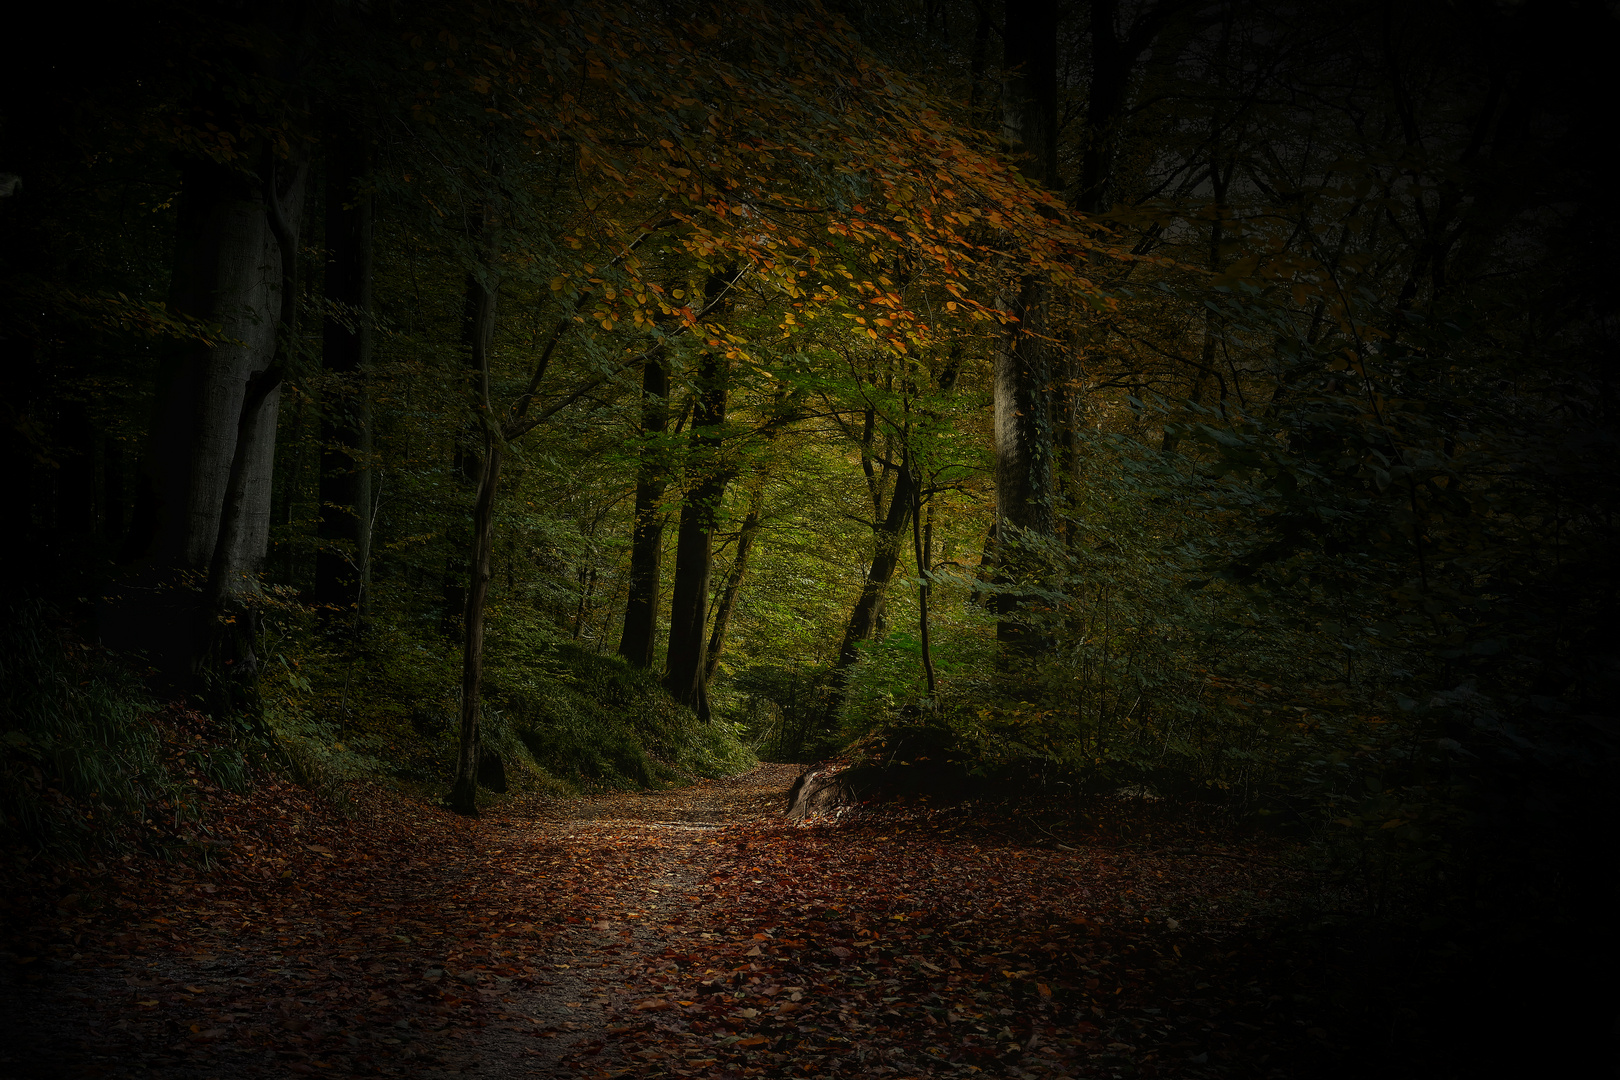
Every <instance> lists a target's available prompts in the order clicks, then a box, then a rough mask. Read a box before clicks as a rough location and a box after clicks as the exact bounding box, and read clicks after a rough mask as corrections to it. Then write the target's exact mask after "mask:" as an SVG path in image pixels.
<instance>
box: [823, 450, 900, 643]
mask: <svg viewBox="0 0 1620 1080" xmlns="http://www.w3.org/2000/svg"><path fill="white" fill-rule="evenodd" d="M916 488H917V480H916V477H915V476H913V475H912V469H911V462H910V460H909V457H908V458H907V460H904V461H902V462H901V465H900V469H899V470H898V475H897V476H896V477H895V482H894V492H893V493H892V494H891V495H890V496H889V508H888V512H887V513H886V514H884V516H883V520H882V521H881V522H879V523H878V526H877V528H876V529H874V530H873V550H872V564H871V566H870V567H869V568H868V569H867V571H866V580H865V581H864V582H862V584H861V595H860V598H859V599H857V600H856V601H855V609H854V610H853V611H851V612H850V614H849V622H848V623H847V624H845V626H844V639H843V642H842V643H841V644H840V645H839V646H838V660H837V662H836V663H835V664H834V665H833V668H834V670H835V671H842V670H844V669H845V668H848V667H849V666H850V665H852V664H854V663H855V660H856V658H857V657H858V656H859V655H860V653H859V651H858V649H857V646H859V644H860V643H861V642H863V641H866V640H868V639H870V638H871V637H872V636H873V635H874V633H876V631H877V628H878V623H879V621H880V619H881V618H882V613H883V600H884V597H885V596H886V595H887V594H888V589H889V582H890V581H892V580H893V579H894V572H895V569H896V568H897V567H898V566H899V565H900V549H901V543H902V538H903V537H904V535H905V529H906V524H907V522H909V521H910V520H911V508H912V504H913V502H914V501H915V500H916Z"/></svg>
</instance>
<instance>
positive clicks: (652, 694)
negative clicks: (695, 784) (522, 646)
mask: <svg viewBox="0 0 1620 1080" xmlns="http://www.w3.org/2000/svg"><path fill="white" fill-rule="evenodd" d="M489 693H490V696H491V700H496V701H500V702H501V716H502V718H503V721H504V724H505V725H506V727H507V729H508V730H510V731H511V732H512V733H513V734H514V735H515V736H516V737H517V738H518V739H520V740H521V741H522V743H523V744H524V746H526V747H527V748H528V750H529V752H530V753H531V754H533V756H534V759H535V761H537V762H539V763H540V765H541V766H542V767H543V768H545V769H546V770H547V772H549V773H550V774H551V775H553V776H558V777H562V778H565V779H567V780H570V781H573V782H576V783H580V784H584V785H587V786H598V785H600V786H608V787H625V786H640V787H653V786H662V785H664V784H669V783H673V782H678V781H680V782H690V781H692V780H694V779H696V778H697V777H701V776H724V775H728V774H730V773H734V772H740V771H742V770H744V769H746V768H748V767H749V766H751V765H752V764H753V763H754V760H755V759H754V756H753V755H752V754H751V753H750V752H749V751H748V749H747V748H746V747H745V746H744V745H743V744H742V742H741V741H740V740H739V737H738V732H737V730H736V729H735V728H734V727H733V726H732V725H731V724H730V723H728V722H727V721H726V720H724V719H721V718H719V717H717V718H716V719H715V720H714V721H713V722H711V723H708V724H704V723H699V722H698V720H697V718H696V717H695V716H693V715H692V713H691V711H690V710H688V709H683V708H681V707H680V706H678V705H676V704H675V703H674V702H672V701H671V700H670V699H669V697H668V695H667V694H665V693H664V691H663V688H662V687H661V686H660V685H659V684H658V681H657V679H656V678H655V677H653V676H652V675H651V674H649V673H647V672H644V671H638V670H637V669H635V668H633V667H631V666H630V665H628V664H626V663H625V662H624V661H623V660H621V659H619V658H618V657H616V656H601V655H598V654H596V653H594V652H591V651H590V650H588V649H584V648H581V647H580V646H579V645H577V644H575V643H573V642H558V643H556V644H555V645H554V646H552V647H551V648H550V649H548V650H547V651H546V653H545V654H543V655H542V657H541V658H539V662H538V663H534V664H530V665H525V666H523V667H521V668H518V667H516V666H515V665H510V664H508V665H507V666H506V667H505V670H504V671H503V672H492V673H491V678H490V684H489Z"/></svg>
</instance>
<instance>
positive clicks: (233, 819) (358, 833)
mask: <svg viewBox="0 0 1620 1080" xmlns="http://www.w3.org/2000/svg"><path fill="white" fill-rule="evenodd" d="M797 774H798V769H797V768H796V767H795V766H791V765H766V766H761V767H760V768H757V769H755V770H754V771H752V772H750V773H747V774H745V775H742V776H738V777H733V778H730V779H727V780H720V781H704V782H702V783H699V784H696V785H693V786H690V787H687V788H683V789H678V790H675V791H668V792H638V793H625V794H616V795H609V796H605V797H602V798H597V799H591V800H575V801H569V802H560V803H559V802H546V801H528V802H525V801H521V800H520V801H518V802H515V803H508V804H504V805H502V806H499V807H497V808H496V809H495V810H493V811H492V812H490V813H488V814H486V815H485V816H484V817H483V818H480V819H478V820H475V821H467V820H464V819H458V818H456V817H454V816H453V815H450V814H448V813H446V812H444V811H443V810H441V809H438V808H435V807H431V806H427V805H425V804H421V803H416V802H411V801H409V800H405V799H401V798H400V797H399V796H397V795H393V794H391V793H388V792H382V791H372V792H369V793H367V794H366V796H365V797H364V798H362V799H361V800H360V805H359V806H358V807H357V808H356V809H357V811H358V813H357V814H355V816H353V817H352V818H351V817H346V816H344V815H341V814H338V813H336V812H335V811H334V809H333V808H332V807H331V806H330V805H329V804H326V803H324V802H322V801H321V800H319V799H316V798H314V797H312V796H310V795H309V794H308V793H307V792H303V791H301V790H299V789H296V788H292V787H290V786H288V785H284V784H276V783H274V782H266V783H265V784H263V785H262V786H261V787H260V788H258V789H256V790H255V792H253V793H250V795H248V796H246V797H242V798H232V797H227V796H221V799H220V801H219V802H218V804H217V805H216V806H215V808H214V813H213V817H214V830H213V831H214V833H215V835H216V837H221V836H231V837H233V839H232V840H231V841H226V840H216V841H215V843H216V844H217V845H218V855H217V856H216V859H217V862H216V863H215V865H214V866H213V867H212V868H211V869H210V870H208V871H206V872H200V873H199V872H197V871H196V870H194V869H190V868H188V867H187V866H186V865H184V864H176V863H173V862H165V861H162V860H153V859H135V860H133V861H132V860H127V859H126V860H124V863H125V865H124V866H122V867H120V866H119V864H118V863H116V862H114V863H113V867H112V869H111V870H110V871H109V870H106V868H105V867H103V868H102V869H103V872H102V873H101V874H98V875H94V876H92V877H90V878H88V879H85V880H71V879H66V878H65V876H55V875H52V874H51V872H50V871H46V872H45V875H46V876H35V877H33V878H32V879H31V880H30V879H26V878H25V879H22V880H23V882H24V884H22V885H19V886H17V887H15V888H5V889H0V915H3V916H6V919H5V922H4V923H3V924H0V931H3V932H0V1077H4V1078H6V1080H11V1078H24V1077H28V1078H32V1077H40V1078H46V1077H48V1078H51V1080H56V1078H58V1077H69V1076H73V1077H76V1076H86V1077H164V1078H169V1077H174V1078H190V1077H215V1076H221V1075H225V1074H227V1073H229V1074H233V1075H234V1074H241V1075H245V1076H285V1075H328V1076H330V1075H377V1074H383V1075H404V1076H412V1077H415V1076H463V1075H475V1076H491V1077H503V1076H525V1077H535V1076H549V1075H558V1076H572V1075H577V1072H578V1069H577V1064H578V1062H577V1058H578V1056H579V1055H580V1053H581V1052H582V1051H594V1053H593V1054H592V1055H591V1056H592V1060H593V1063H596V1064H595V1067H596V1068H597V1069H600V1068H601V1067H602V1065H601V1063H603V1062H609V1061H614V1060H616V1059H617V1055H616V1054H615V1053H614V1052H613V1050H612V1047H611V1046H610V1045H609V1044H610V1043H611V1042H612V1040H613V1036H612V1035H611V1034H610V1033H609V1031H608V1029H609V1028H610V1027H612V1026H613V1025H612V1023H611V1022H610V1021H611V1017H612V1010H613V1009H615V1008H617V1007H618V1006H619V1005H621V1004H622V999H623V998H624V996H625V989H624V987H625V984H626V981H627V978H628V973H629V972H630V971H631V969H632V968H633V967H634V966H635V965H637V964H640V963H643V962H644V961H645V958H646V957H647V956H648V955H650V954H651V953H652V952H653V951H655V950H658V949H661V948H663V947H664V946H665V945H666V944H667V942H669V941H670V940H673V937H672V935H674V936H679V935H688V934H697V933H702V932H703V928H702V923H703V920H704V917H705V916H704V913H703V912H702V911H701V910H696V909H694V908H692V906H691V901H690V900H689V899H688V895H689V892H690V888H691V887H692V886H693V885H694V884H695V883H696V882H698V881H700V880H701V879H703V878H704V877H706V876H707V875H708V874H709V873H710V872H711V869H712V866H711V864H712V863H713V861H714V852H715V851H716V850H717V849H716V847H715V845H714V843H713V839H714V837H715V835H716V834H717V832H719V831H720V830H721V829H722V827H724V826H726V825H737V824H741V823H745V822H757V821H759V820H761V819H763V818H768V817H771V816H779V815H780V810H781V805H782V798H783V795H784V793H785V791H786V789H787V787H788V786H789V785H790V784H791V783H792V781H793V779H794V778H795V777H796V776H797ZM25 892H31V893H33V894H34V895H31V896H24V895H23V894H24V893H25ZM8 894H9V895H8Z"/></svg>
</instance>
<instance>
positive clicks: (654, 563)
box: [619, 356, 669, 669]
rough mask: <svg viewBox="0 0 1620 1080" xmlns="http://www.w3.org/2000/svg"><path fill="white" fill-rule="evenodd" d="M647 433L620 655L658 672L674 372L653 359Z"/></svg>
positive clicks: (644, 410) (646, 376) (644, 406)
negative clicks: (666, 436) (665, 443)
mask: <svg viewBox="0 0 1620 1080" xmlns="http://www.w3.org/2000/svg"><path fill="white" fill-rule="evenodd" d="M641 393H642V402H641V431H642V435H643V436H644V437H645V438H647V440H648V441H647V445H646V446H644V447H643V448H642V451H641V461H640V464H639V465H638V467H637V474H636V517H635V525H634V526H633V532H632V534H631V539H630V592H629V598H628V600H627V601H626V606H625V612H624V630H623V632H622V633H621V634H620V636H619V655H620V656H622V657H624V658H625V659H626V660H628V661H629V662H630V663H631V664H633V665H635V666H636V667H638V668H642V669H646V668H650V667H652V664H653V649H654V646H655V645H656V644H657V640H658V607H659V604H658V601H659V591H660V587H661V586H662V583H663V582H662V576H663V564H664V509H663V505H662V504H663V499H664V490H665V488H666V487H667V486H668V476H669V465H668V460H667V452H666V448H665V447H664V446H662V445H661V438H660V437H661V436H662V435H663V434H664V432H665V431H667V430H668V429H669V369H668V368H666V367H665V366H664V363H663V361H662V360H661V359H660V358H658V357H656V356H650V357H648V358H647V359H646V360H644V361H643V362H642V368H641Z"/></svg>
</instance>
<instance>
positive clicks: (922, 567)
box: [911, 485, 939, 699]
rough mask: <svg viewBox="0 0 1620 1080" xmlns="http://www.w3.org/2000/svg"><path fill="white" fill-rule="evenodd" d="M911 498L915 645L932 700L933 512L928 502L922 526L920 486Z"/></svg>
mask: <svg viewBox="0 0 1620 1080" xmlns="http://www.w3.org/2000/svg"><path fill="white" fill-rule="evenodd" d="M914 498H915V504H914V506H913V507H912V511H911V542H912V544H913V546H914V551H913V556H914V557H915V558H916V560H917V641H918V647H919V648H920V649H921V650H922V665H923V677H924V678H925V679H926V680H927V683H928V697H929V698H930V699H932V698H933V697H934V695H935V694H936V693H937V692H938V690H939V687H938V685H937V684H936V682H935V679H934V652H933V647H932V642H931V641H930V636H929V626H928V601H929V598H930V596H931V594H932V593H933V590H934V586H933V578H932V577H931V576H930V573H931V568H930V566H929V562H930V560H931V559H932V552H933V547H934V508H933V503H932V501H930V502H929V503H928V504H927V507H928V517H927V522H926V524H925V523H924V519H923V506H924V503H923V493H922V488H921V486H920V485H919V486H918V487H917V488H916V490H915V495H914Z"/></svg>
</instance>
